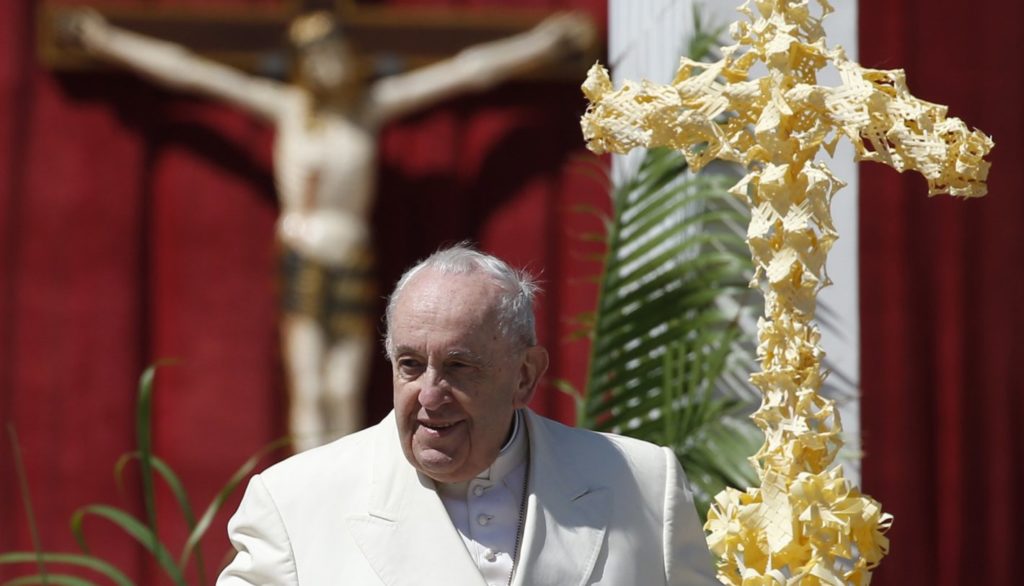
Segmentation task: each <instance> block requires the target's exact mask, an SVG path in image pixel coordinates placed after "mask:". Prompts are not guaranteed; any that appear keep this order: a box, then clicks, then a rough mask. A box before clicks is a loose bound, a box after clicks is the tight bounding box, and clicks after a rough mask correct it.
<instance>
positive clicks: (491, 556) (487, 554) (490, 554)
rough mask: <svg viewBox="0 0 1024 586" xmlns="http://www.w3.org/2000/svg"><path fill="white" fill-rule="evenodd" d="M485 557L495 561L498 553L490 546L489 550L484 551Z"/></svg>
mask: <svg viewBox="0 0 1024 586" xmlns="http://www.w3.org/2000/svg"><path fill="white" fill-rule="evenodd" d="M484 559H485V560H487V561H489V562H493V561H495V560H497V559H498V554H497V553H495V551H494V550H493V549H491V548H489V547H488V548H487V550H486V551H484Z"/></svg>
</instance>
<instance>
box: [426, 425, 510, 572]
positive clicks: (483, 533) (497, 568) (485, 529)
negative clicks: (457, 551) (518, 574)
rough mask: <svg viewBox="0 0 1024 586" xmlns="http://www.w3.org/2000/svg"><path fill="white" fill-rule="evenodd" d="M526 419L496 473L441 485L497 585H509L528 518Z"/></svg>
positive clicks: (456, 521) (475, 555)
mask: <svg viewBox="0 0 1024 586" xmlns="http://www.w3.org/2000/svg"><path fill="white" fill-rule="evenodd" d="M521 420H522V414H521V413H520V412H519V411H516V416H515V418H514V420H513V427H512V435H511V437H510V438H509V440H508V442H506V443H505V445H504V446H503V447H502V449H501V451H500V452H499V453H498V457H497V459H495V460H494V463H493V464H491V467H490V468H488V469H486V470H484V471H483V472H481V473H480V474H478V475H477V476H476V478H474V479H472V480H470V481H468V482H453V483H440V482H439V483H437V492H438V495H440V497H441V502H443V503H444V508H445V510H447V511H448V517H449V518H451V520H452V524H453V525H455V528H456V529H457V530H458V532H459V535H460V536H462V541H463V543H465V545H466V549H467V550H468V551H469V556H470V557H471V558H472V559H473V562H474V563H475V564H476V566H477V568H478V569H479V570H480V574H481V575H482V576H483V577H484V580H485V581H486V582H487V583H488V584H489V585H491V586H505V585H506V584H507V583H508V578H509V575H510V574H511V572H512V566H513V556H514V555H515V551H514V550H515V547H516V537H517V533H518V531H519V526H520V524H521V523H522V522H525V519H520V515H525V514H526V511H525V510H524V509H525V507H523V506H522V503H523V482H524V480H525V479H526V466H527V452H528V449H529V441H528V440H527V437H526V435H527V432H526V426H525V425H523V422H522V421H521Z"/></svg>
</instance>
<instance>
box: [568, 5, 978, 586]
mask: <svg viewBox="0 0 1024 586" xmlns="http://www.w3.org/2000/svg"><path fill="white" fill-rule="evenodd" d="M815 4H816V8H815V7H814V6H813V5H815ZM740 12H741V13H742V14H743V15H744V16H745V17H746V19H745V20H741V21H738V22H736V23H734V24H733V25H732V27H731V29H730V33H731V35H732V37H733V39H734V40H735V41H736V42H735V44H733V45H730V46H728V47H724V48H722V50H721V51H722V59H720V60H719V61H717V62H715V63H698V62H694V61H692V60H689V59H686V58H683V59H682V61H681V64H680V67H679V70H678V72H677V74H676V77H675V79H674V81H673V82H672V84H670V85H657V84H652V83H649V82H642V83H639V84H637V83H632V82H626V83H625V84H624V85H623V86H622V87H621V88H620V89H618V90H616V89H614V88H613V86H612V83H611V80H610V78H609V77H608V73H607V71H606V70H605V69H604V68H603V67H601V66H599V65H595V66H594V67H593V68H592V69H591V70H590V73H589V74H588V76H587V80H586V82H585V83H584V85H583V91H584V93H585V94H586V97H587V99H588V100H589V101H590V107H589V108H588V111H587V113H586V114H585V115H584V117H583V120H582V128H583V134H584V137H585V138H586V140H587V145H588V147H589V148H590V149H591V150H592V151H594V152H596V153H604V152H609V151H610V152H616V153H625V152H628V151H629V150H631V149H633V148H636V147H648V148H649V147H659V146H666V147H671V148H675V149H679V150H680V151H682V153H683V155H684V156H685V157H686V160H687V161H688V163H689V165H690V166H691V167H692V168H693V169H694V170H695V171H696V170H699V169H700V168H701V167H703V166H704V165H705V164H706V163H708V162H709V161H711V160H713V159H724V160H728V161H734V162H737V163H740V164H742V165H744V166H745V167H746V168H747V169H748V173H747V175H746V176H745V177H743V178H742V179H741V180H740V181H739V182H738V183H737V184H736V185H735V186H734V187H733V188H732V189H731V193H733V194H734V195H736V196H737V197H739V198H741V199H743V200H744V201H745V202H746V203H748V205H749V207H750V209H751V220H750V225H749V227H748V231H747V242H748V244H749V247H750V251H751V255H752V257H753V260H754V267H755V274H754V277H753V279H752V281H751V286H752V287H760V288H761V289H762V291H763V293H764V296H765V316H764V317H763V318H761V319H760V320H759V324H758V349H757V354H758V361H759V363H760V367H761V371H760V372H757V373H754V374H753V375H752V376H751V382H752V383H753V384H754V385H755V386H756V387H757V388H758V389H759V390H760V391H761V392H762V394H763V400H762V403H761V406H760V408H759V409H758V410H757V412H755V413H754V414H753V416H752V418H753V419H754V421H755V422H756V423H757V425H758V426H759V427H760V428H761V430H762V431H763V432H764V434H765V442H764V444H763V445H762V447H761V448H760V450H759V451H758V452H757V453H756V454H755V455H754V456H753V457H752V462H753V464H754V466H755V468H756V470H757V472H758V476H759V478H760V481H761V485H760V486H759V487H756V488H749V489H747V490H746V491H742V492H741V491H738V490H735V489H731V488H730V489H726V490H725V491H723V492H722V493H719V494H718V495H717V496H716V498H715V502H714V504H713V505H712V508H711V511H710V512H709V513H708V521H707V525H706V526H705V530H706V531H707V532H708V545H709V546H710V548H711V550H712V552H713V553H714V554H715V555H716V556H717V557H718V578H719V580H721V581H722V582H723V583H725V584H734V585H739V584H762V585H769V584H771V585H776V584H778V585H784V584H785V585H790V584H801V585H806V584H809V585H819V584H830V585H846V584H852V585H866V584H868V582H869V581H870V578H871V570H872V569H873V568H875V567H876V566H877V565H878V563H879V562H880V560H881V558H882V557H883V556H884V555H885V553H886V552H887V551H888V540H887V539H886V537H885V532H886V531H887V530H888V528H889V526H890V524H891V522H892V517H891V516H890V515H888V514H886V513H884V512H882V509H881V506H880V505H879V503H878V502H876V501H875V500H873V499H872V498H870V497H868V496H866V495H863V494H861V493H860V491H859V490H858V489H857V487H855V486H853V485H852V483H851V482H850V481H848V480H847V479H845V478H844V477H843V475H842V468H840V467H839V466H836V465H834V464H833V460H834V459H835V456H836V453H837V452H838V450H839V447H840V446H841V444H842V440H841V438H840V433H841V431H842V426H841V422H840V420H839V415H838V412H837V411H836V410H835V408H834V405H833V402H832V401H831V400H828V399H826V398H824V397H822V396H821V395H820V394H819V390H820V387H821V384H822V381H823V380H824V378H825V376H827V373H826V372H824V371H823V370H822V368H821V360H822V357H823V355H824V352H823V350H822V348H821V347H820V345H819V337H820V334H819V330H818V327H817V325H815V323H814V321H813V318H814V311H815V301H816V296H817V293H818V291H819V290H820V289H821V288H822V287H825V286H827V285H829V284H830V282H829V280H828V277H827V274H826V272H825V260H826V256H827V254H828V251H829V249H830V248H831V246H832V244H833V243H834V242H835V240H836V238H837V237H838V235H837V233H836V230H835V228H834V226H833V224H832V219H831V215H830V210H829V205H830V203H831V199H832V197H833V195H834V194H835V193H836V192H837V191H838V190H839V189H840V188H841V187H842V186H843V183H842V182H841V181H840V180H839V179H838V178H837V177H835V176H834V175H833V174H832V172H831V171H830V170H829V169H828V167H827V166H825V165H824V164H823V163H819V162H815V157H816V156H817V155H818V154H819V152H820V150H821V149H822V148H824V149H825V151H826V152H828V153H829V154H830V155H831V154H832V153H833V152H834V148H835V145H836V143H837V142H838V140H839V139H840V138H841V137H846V138H847V139H848V140H849V141H850V142H851V143H852V144H853V145H854V148H855V151H856V158H857V160H858V161H876V162H880V163H884V164H886V165H889V166H890V167H893V168H894V169H896V170H897V171H900V172H903V171H907V170H910V171H916V172H918V173H920V174H921V175H923V176H924V177H925V179H926V180H927V183H928V194H929V195H935V194H940V193H948V194H951V195H954V196H960V197H977V196H981V195H984V194H985V193H986V186H985V179H986V177H987V174H988V167H989V163H988V162H986V161H985V156H986V155H987V154H988V153H989V151H990V150H991V148H992V146H993V143H992V140H991V139H990V138H989V137H988V136H986V135H985V134H983V133H981V132H980V131H978V130H970V129H968V127H967V126H966V125H965V124H964V123H963V122H962V121H961V120H959V119H957V118H951V117H947V116H946V108H945V107H943V106H940V105H936V104H931V103H928V102H925V101H923V100H920V99H918V98H916V97H914V96H913V95H912V94H911V93H910V91H909V90H908V89H907V85H906V80H905V76H904V73H903V72H902V71H901V70H876V69H868V68H865V67H861V66H860V65H859V64H857V63H855V62H852V61H850V60H848V59H847V58H846V55H845V53H844V52H843V50H842V48H839V47H836V48H829V47H828V46H827V45H826V44H825V34H824V29H823V28H822V19H823V18H824V17H825V16H827V15H828V13H829V12H831V6H830V5H829V3H828V1H827V0H815V1H814V2H813V3H812V2H811V1H810V0H753V1H751V0H748V1H747V2H745V3H744V4H743V6H742V7H741V8H740ZM827 66H831V67H833V68H835V70H837V71H838V73H839V76H840V79H841V82H840V84H839V85H838V86H835V87H827V86H824V85H819V84H818V74H819V72H820V71H821V70H823V69H824V68H825V67H827ZM755 67H757V68H759V69H758V70H759V71H760V70H763V71H765V73H764V74H763V75H760V76H757V77H756V76H754V75H753V74H752V72H753V70H754V68H755Z"/></svg>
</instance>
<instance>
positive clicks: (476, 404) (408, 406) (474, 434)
mask: <svg viewBox="0 0 1024 586" xmlns="http://www.w3.org/2000/svg"><path fill="white" fill-rule="evenodd" d="M498 293H499V289H498V288H497V286H495V285H494V284H493V283H492V282H491V281H490V280H489V279H488V278H487V277H486V276H484V275H482V274H469V275H450V274H449V275H445V274H440V273H437V272H435V271H433V270H431V269H425V270H423V271H421V272H420V273H418V274H417V275H416V276H414V277H413V279H412V280H411V281H410V282H409V283H408V284H407V285H406V287H405V289H404V290H403V291H402V295H401V297H399V299H398V302H397V305H396V306H395V310H394V313H393V314H392V322H391V329H390V333H391V342H392V347H391V348H390V349H389V350H390V351H391V352H392V356H391V367H392V373H393V376H394V401H395V416H396V418H397V421H398V434H399V439H400V440H401V443H402V450H403V451H404V452H405V457H406V458H407V459H408V460H409V462H410V463H411V464H412V465H413V466H414V467H416V469H418V470H419V471H421V472H423V473H424V474H426V475H427V476H429V477H431V478H433V479H434V480H437V481H440V482H460V481H464V480H469V479H470V478H473V477H474V476H476V475H477V474H479V473H480V472H481V471H482V470H484V469H485V468H487V467H488V466H490V465H491V463H492V462H493V461H494V459H495V458H496V457H497V455H498V451H499V450H500V448H501V446H502V444H503V443H504V442H505V440H506V438H507V436H508V432H509V428H510V425H511V422H512V414H513V412H514V411H515V409H518V408H520V407H524V406H525V405H526V403H527V402H528V401H529V399H530V396H531V395H532V394H533V390H534V388H535V387H536V384H537V381H538V380H539V379H540V376H541V375H542V374H543V373H544V370H545V369H546V368H547V353H546V352H545V350H544V349H543V348H541V347H539V346H534V347H532V348H525V349H524V348H521V347H519V346H517V345H516V344H514V343H513V342H512V341H511V340H508V339H506V338H505V337H504V336H502V334H501V332H500V331H499V329H498V322H497V312H496V300H497V296H498Z"/></svg>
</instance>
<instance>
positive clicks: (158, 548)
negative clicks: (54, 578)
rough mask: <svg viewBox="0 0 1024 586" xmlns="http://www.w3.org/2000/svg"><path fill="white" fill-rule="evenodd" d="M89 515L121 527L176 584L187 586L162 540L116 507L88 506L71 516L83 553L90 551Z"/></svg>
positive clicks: (73, 529) (76, 537)
mask: <svg viewBox="0 0 1024 586" xmlns="http://www.w3.org/2000/svg"><path fill="white" fill-rule="evenodd" d="M88 515H94V516H97V517H100V518H103V519H106V520H108V521H110V522H111V523H113V524H114V525H117V526H118V527H120V528H121V529H122V530H123V531H124V532H125V533H127V534H128V535H130V536H132V537H133V538H135V540H136V541H138V542H139V543H141V544H142V545H143V547H145V548H146V549H147V550H148V551H149V552H150V554H152V555H153V558H154V559H156V561H157V563H158V564H160V567H162V568H163V569H164V572H165V573H166V574H167V575H168V576H169V577H170V578H171V581H172V582H174V584H176V585H178V586H185V578H184V577H183V576H182V570H181V568H179V567H178V566H177V565H176V564H175V563H174V558H173V557H172V556H171V554H170V553H169V552H168V551H167V548H166V547H164V545H163V544H162V543H160V540H159V539H157V538H156V535H155V534H154V533H153V530H152V529H151V528H150V527H148V526H147V525H146V524H144V523H143V522H141V521H139V520H138V519H136V518H135V517H133V516H131V515H130V514H128V513H126V512H125V511H122V510H121V509H118V508H116V507H111V506H109V505H87V506H85V507H81V508H80V509H78V510H77V511H75V512H74V514H73V515H71V532H72V533H73V534H74V536H75V539H76V540H77V541H78V544H79V545H80V546H81V548H82V551H84V552H86V553H88V551H89V549H88V546H87V543H86V540H85V533H84V531H83V524H84V522H85V518H86V516H88Z"/></svg>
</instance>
